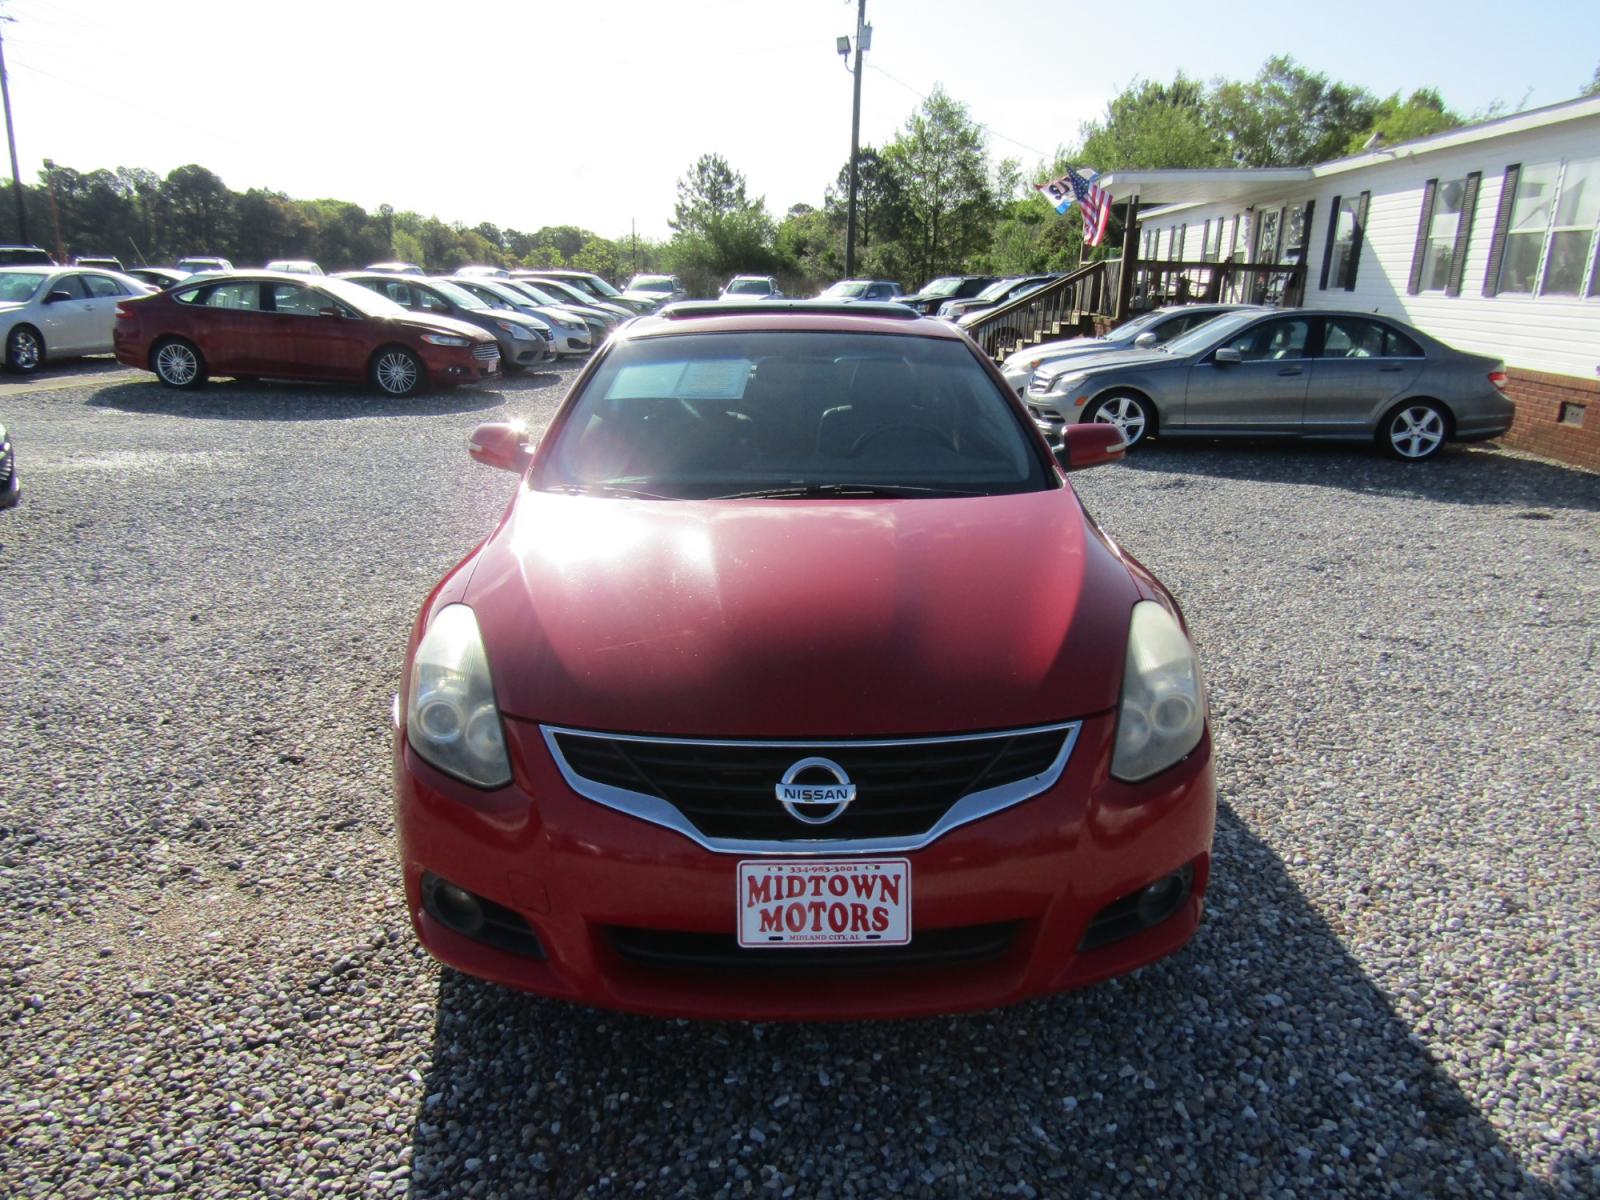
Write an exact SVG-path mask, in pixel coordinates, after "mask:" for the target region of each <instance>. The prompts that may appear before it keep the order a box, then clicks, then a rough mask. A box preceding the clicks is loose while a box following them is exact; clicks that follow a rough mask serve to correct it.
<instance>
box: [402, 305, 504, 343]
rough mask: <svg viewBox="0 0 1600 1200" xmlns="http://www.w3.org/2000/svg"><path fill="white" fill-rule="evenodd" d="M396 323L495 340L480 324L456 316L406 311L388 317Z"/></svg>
mask: <svg viewBox="0 0 1600 1200" xmlns="http://www.w3.org/2000/svg"><path fill="white" fill-rule="evenodd" d="M385 319H386V320H389V321H393V322H394V323H395V324H396V325H404V326H405V327H406V328H408V329H415V330H417V331H418V332H419V333H453V334H455V335H456V336H457V337H464V338H471V339H472V340H473V341H475V342H482V341H491V342H492V341H493V340H494V339H493V338H491V337H490V336H489V335H488V334H487V333H485V332H484V331H483V329H482V328H481V327H480V326H477V325H472V324H469V323H468V322H466V321H458V320H457V319H456V318H455V317H436V316H432V315H427V316H424V315H423V314H422V313H411V312H408V313H406V314H405V315H404V316H403V317H387V318H385Z"/></svg>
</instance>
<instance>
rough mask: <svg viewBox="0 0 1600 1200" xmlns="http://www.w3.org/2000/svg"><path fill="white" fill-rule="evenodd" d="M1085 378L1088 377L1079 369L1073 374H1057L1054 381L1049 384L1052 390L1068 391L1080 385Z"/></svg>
mask: <svg viewBox="0 0 1600 1200" xmlns="http://www.w3.org/2000/svg"><path fill="white" fill-rule="evenodd" d="M1087 378H1089V377H1088V376H1087V375H1085V374H1083V373H1082V372H1081V371H1080V372H1078V373H1077V374H1074V375H1057V376H1056V377H1055V381H1054V382H1053V383H1051V385H1050V390H1051V391H1052V392H1063V393H1070V392H1073V391H1075V390H1077V389H1078V388H1080V387H1082V386H1083V381H1084V380H1086V379H1087Z"/></svg>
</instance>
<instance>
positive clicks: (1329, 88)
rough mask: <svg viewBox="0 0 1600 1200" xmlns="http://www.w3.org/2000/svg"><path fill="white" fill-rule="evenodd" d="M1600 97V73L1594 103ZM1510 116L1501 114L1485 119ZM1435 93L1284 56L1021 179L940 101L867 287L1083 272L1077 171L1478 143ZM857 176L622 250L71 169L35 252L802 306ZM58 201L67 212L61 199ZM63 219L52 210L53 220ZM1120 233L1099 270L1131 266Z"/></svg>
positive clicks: (884, 216)
mask: <svg viewBox="0 0 1600 1200" xmlns="http://www.w3.org/2000/svg"><path fill="white" fill-rule="evenodd" d="M1584 90H1585V91H1586V92H1594V91H1596V90H1600V70H1597V71H1596V73H1595V79H1594V80H1593V81H1591V82H1590V83H1589V84H1588V86H1587V87H1586V88H1585V89H1584ZM1493 115H1495V109H1491V110H1490V111H1488V112H1485V113H1480V114H1475V117H1474V118H1473V119H1484V118H1487V117H1489V116H1493ZM1467 119H1468V118H1466V117H1463V116H1462V115H1461V114H1459V113H1456V112H1453V111H1451V110H1450V109H1449V108H1448V107H1446V105H1445V104H1444V102H1443V100H1442V98H1441V97H1440V95H1439V93H1438V92H1437V91H1436V90H1433V89H1430V88H1420V89H1417V90H1415V91H1413V92H1412V93H1411V94H1410V95H1409V96H1401V95H1400V94H1399V93H1396V94H1395V95H1392V96H1388V97H1379V96H1376V95H1374V94H1372V93H1371V92H1369V91H1367V90H1366V89H1364V88H1361V87H1357V86H1354V85H1351V84H1346V83H1341V82H1338V81H1335V80H1330V79H1329V78H1328V77H1327V76H1325V75H1322V74H1318V73H1316V72H1313V71H1310V70H1307V69H1306V68H1305V67H1302V66H1301V65H1300V64H1298V63H1296V62H1295V61H1294V60H1293V59H1292V58H1289V57H1286V56H1274V57H1272V58H1269V59H1268V60H1267V62H1266V63H1265V64H1264V65H1263V66H1262V68H1261V70H1260V72H1259V73H1258V74H1257V75H1256V77H1255V78H1253V79H1250V80H1243V81H1230V80H1221V79H1218V80H1213V81H1211V82H1210V83H1204V82H1201V81H1200V80H1197V79H1194V78H1191V77H1189V76H1187V75H1184V74H1182V73H1181V72H1180V73H1179V74H1178V75H1177V76H1175V77H1174V78H1173V79H1172V80H1171V82H1160V81H1154V80H1135V81H1134V82H1133V83H1132V84H1130V85H1129V86H1128V87H1126V88H1124V89H1123V90H1122V91H1121V92H1120V93H1118V94H1117V95H1116V96H1115V97H1113V98H1112V99H1111V100H1110V101H1109V102H1108V103H1107V105H1106V108H1105V111H1104V112H1103V113H1102V114H1101V115H1100V116H1099V117H1098V118H1096V119H1095V120H1093V121H1089V122H1086V123H1085V124H1084V125H1083V126H1082V127H1081V129H1080V130H1079V137H1078V140H1077V141H1076V142H1075V143H1073V144H1072V145H1070V146H1063V147H1060V148H1058V149H1057V151H1056V153H1055V155H1054V157H1053V160H1052V161H1050V162H1044V161H1040V162H1038V163H1036V164H1034V166H1033V168H1032V170H1030V171H1028V172H1026V173H1025V172H1024V170H1023V166H1022V164H1021V162H1020V161H1019V160H1017V159H1015V158H1004V159H1000V160H999V161H995V160H993V159H991V157H990V154H989V147H988V137H987V134H986V132H985V130H984V129H983V127H982V126H981V125H980V124H978V123H977V122H976V121H975V120H974V119H973V118H972V116H971V115H970V113H969V112H968V110H967V107H966V106H965V105H964V104H962V103H960V102H959V101H957V100H955V99H954V98H952V97H951V96H949V95H948V94H947V93H946V92H945V91H944V90H943V89H942V88H940V87H935V89H934V91H933V93H932V94H931V95H930V96H928V97H927V98H926V99H925V100H924V101H923V102H922V103H921V104H920V105H919V106H918V107H917V108H916V110H915V111H913V112H912V114H911V115H910V117H909V118H908V119H907V120H906V122H905V124H904V125H903V126H902V127H901V128H900V129H899V130H898V131H897V132H896V134H895V135H894V137H892V138H890V139H889V140H888V141H887V142H886V143H885V144H884V145H882V146H877V147H873V146H866V147H863V148H862V150H861V153H860V156H859V158H858V160H857V238H856V251H857V274H858V275H863V276H870V277H874V278H885V279H897V280H900V281H901V282H902V283H903V284H905V285H906V286H907V287H908V288H909V287H913V286H917V285H920V284H921V283H923V282H925V281H926V280H928V279H930V278H932V277H934V276H936V275H940V274H949V273H968V272H972V273H976V272H983V273H990V274H996V275H1001V274H1022V273H1034V272H1039V271H1047V270H1059V269H1065V268H1068V267H1071V266H1072V265H1074V264H1076V263H1077V262H1079V261H1080V259H1081V258H1082V257H1083V255H1084V247H1083V246H1082V245H1081V225H1080V222H1079V221H1078V220H1076V219H1069V220H1063V219H1062V218H1060V217H1058V216H1057V215H1056V214H1055V212H1054V211H1053V210H1052V209H1051V208H1050V207H1049V205H1047V204H1046V203H1045V202H1044V201H1042V200H1041V199H1040V198H1039V197H1038V196H1037V195H1036V194H1035V192H1034V190H1033V188H1032V187H1031V186H1030V185H1031V184H1032V183H1033V182H1035V181H1040V180H1044V179H1049V178H1054V177H1056V176H1058V175H1060V174H1061V173H1062V172H1064V171H1065V170H1066V169H1067V166H1068V165H1069V164H1071V165H1074V166H1079V167H1092V168H1094V169H1096V170H1100V171H1112V170H1128V169H1137V168H1161V167H1223V166H1247V167H1268V166H1297V165H1306V164H1310V163H1315V162H1322V161H1326V160H1328V159H1331V158H1337V157H1340V156H1342V155H1345V154H1352V153H1356V152H1358V151H1359V150H1361V149H1362V147H1363V146H1366V145H1368V144H1372V143H1373V142H1374V139H1377V140H1378V141H1380V142H1384V143H1388V144H1393V143H1395V142H1401V141H1406V140H1409V139H1411V138H1416V137H1424V136H1427V135H1429V134H1433V133H1438V132H1442V131H1444V130H1447V129H1451V128H1454V127H1456V126H1458V125H1461V124H1463V123H1464V122H1465V121H1466V120H1467ZM848 187H849V163H848V162H847V163H845V164H844V165H843V166H842V167H841V168H840V170H839V172H838V174H837V176H836V177H835V179H834V180H833V181H832V182H831V183H830V184H829V185H828V187H827V188H826V189H825V192H824V196H823V201H822V204H821V206H820V207H817V206H814V205H810V204H795V205H793V206H792V207H790V208H789V209H788V210H787V211H786V212H785V213H784V215H783V216H782V218H781V219H775V218H774V217H773V216H772V215H771V214H770V213H769V212H768V210H767V206H766V202H765V199H764V198H763V197H760V196H751V195H749V194H748V189H747V186H746V181H745V178H744V176H743V175H742V174H741V173H740V172H738V171H736V170H735V169H734V168H733V167H732V166H731V165H730V164H729V163H728V162H727V161H726V160H725V159H724V158H723V157H722V156H721V155H718V154H714V153H712V154H706V155H703V156H701V157H700V158H699V159H698V160H697V161H696V162H695V163H694V164H693V165H692V166H691V167H690V168H689V170H688V172H687V173H686V174H685V175H684V176H683V177H682V178H680V179H679V180H678V198H677V203H676V205H675V206H674V211H673V216H672V219H671V221H670V222H669V226H670V228H671V229H672V235H671V236H670V237H669V238H667V239H664V240H659V241H657V240H651V239H637V238H631V237H622V238H608V237H605V236H602V235H600V234H597V233H595V232H593V231H591V230H588V229H584V228H581V227H578V226H575V225H557V226H546V227H544V228H542V229H539V230H538V231H536V232H532V233H528V232H523V231H521V230H517V229H510V228H505V229H502V228H500V227H498V226H496V225H493V224H491V223H488V222H484V223H482V224H479V225H474V226H467V225H464V224H460V223H456V224H447V223H445V222H443V221H440V220H439V219H438V218H437V217H431V216H428V217H425V216H422V215H421V214H418V213H415V212H405V211H400V212H397V211H396V210H395V209H394V208H392V207H391V206H389V205H387V204H384V205H380V206H379V207H378V208H377V209H376V210H375V211H373V212H368V211H367V210H366V209H364V208H362V207H361V206H360V205H358V204H352V203H350V202H348V201H343V200H298V199H294V198H291V197H289V196H287V195H285V194H284V193H282V192H276V191H270V190H265V189H261V188H251V189H250V190H248V191H245V192H234V191H232V190H231V189H229V188H228V187H227V185H226V184H225V183H224V182H223V181H222V180H221V179H220V178H219V177H218V176H217V175H216V174H215V173H214V172H212V171H210V170H208V169H207V168H205V167H203V166H200V165H198V164H190V165H187V166H182V167H178V168H177V169H175V170H173V171H172V172H170V173H169V174H168V175H166V176H165V177H161V176H158V175H157V174H155V173H154V172H152V171H148V170H144V169H142V168H136V167H117V168H116V169H115V170H108V169H104V168H102V169H99V170H94V171H89V172H79V171H76V170H74V169H72V168H70V167H64V166H56V167H55V168H54V169H53V170H49V171H41V172H40V176H39V181H38V183H37V184H35V185H33V186H24V187H23V188H22V192H23V203H24V206H25V209H26V216H27V228H28V234H29V237H30V239H31V240H32V241H33V242H35V243H37V244H39V245H44V246H52V247H53V246H54V245H55V242H56V236H55V232H54V225H55V222H59V226H60V241H61V243H63V246H64V249H65V251H66V253H67V254H68V255H69V256H73V255H115V256H116V257H118V258H121V259H122V260H123V261H124V262H129V263H132V262H147V263H170V262H173V261H175V260H176V259H178V258H180V257H182V256H184V255H190V254H212V255H220V256H222V257H224V258H228V259H230V260H232V261H234V262H237V263H240V264H254V263H261V262H266V261H269V260H271V259H276V258H309V259H313V260H315V261H317V262H318V263H321V264H322V266H323V267H324V268H325V269H327V270H330V271H332V270H340V269H345V268H348V267H355V266H364V265H366V264H367V263H370V262H376V261H380V260H384V259H401V260H405V261H410V262H416V263H420V264H422V265H423V266H424V267H425V268H427V269H428V270H429V271H436V272H444V271H449V270H452V269H454V268H456V267H459V266H463V265H466V264H469V263H488V264H494V265H499V266H510V267H515V266H547V267H556V266H560V267H574V268H577V269H581V270H588V271H594V272H596V273H597V274H600V275H602V276H604V277H606V278H608V279H610V280H612V281H614V282H620V281H621V280H622V279H624V278H626V276H628V275H629V274H632V273H634V272H636V271H667V272H671V273H674V274H678V275H680V276H682V277H683V278H684V281H685V284H686V285H687V286H688V287H689V290H690V291H691V293H692V294H709V293H711V292H714V291H715V289H716V288H717V287H718V286H720V284H721V283H722V282H724V281H725V280H726V279H727V277H728V276H730V275H733V274H737V273H760V274H774V275H777V276H779V277H780V280H781V281H782V282H783V283H784V285H785V290H787V291H789V292H790V294H797V295H804V294H808V293H809V292H810V291H811V290H814V289H816V288H817V287H819V286H823V285H825V284H826V283H828V282H831V281H832V280H835V279H838V278H840V276H841V275H842V274H843V271H844V257H845V255H844V241H845V223H846V197H847V194H848ZM52 192H53V197H52ZM52 201H53V210H52ZM19 232H20V231H19V230H18V228H17V221H16V215H15V205H14V204H12V203H3V202H0V240H4V241H6V242H11V243H14V242H16V241H18V240H19ZM1119 239H1120V231H1119V230H1118V229H1116V228H1113V229H1112V230H1111V232H1110V234H1108V236H1107V238H1106V244H1105V245H1104V246H1103V247H1101V248H1100V249H1099V250H1097V251H1091V256H1092V255H1094V254H1100V255H1107V254H1112V253H1115V252H1116V248H1117V246H1118V244H1119Z"/></svg>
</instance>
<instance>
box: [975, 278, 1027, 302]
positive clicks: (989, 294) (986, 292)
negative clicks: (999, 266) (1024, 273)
mask: <svg viewBox="0 0 1600 1200" xmlns="http://www.w3.org/2000/svg"><path fill="white" fill-rule="evenodd" d="M1021 282H1022V279H1021V278H1020V277H1013V278H1011V279H997V280H995V281H994V282H993V283H991V284H990V285H989V286H988V287H986V288H984V289H983V291H981V292H979V293H978V294H977V296H976V297H975V298H976V299H978V300H998V299H999V298H1000V297H1001V296H1004V295H1005V294H1006V293H1007V292H1008V291H1010V290H1011V289H1012V288H1014V287H1016V286H1017V284H1019V283H1021Z"/></svg>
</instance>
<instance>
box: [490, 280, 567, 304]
mask: <svg viewBox="0 0 1600 1200" xmlns="http://www.w3.org/2000/svg"><path fill="white" fill-rule="evenodd" d="M506 282H507V283H508V284H511V285H512V286H514V287H515V289H516V290H517V291H520V292H523V293H525V294H526V295H527V296H528V298H529V299H531V300H532V301H533V302H534V303H535V304H568V303H571V302H570V301H567V300H558V299H556V298H555V297H554V296H552V295H551V294H550V293H549V292H546V291H541V290H540V289H539V288H537V287H535V286H534V285H533V284H531V283H529V282H528V281H527V280H526V279H515V280H507V281H506Z"/></svg>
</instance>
